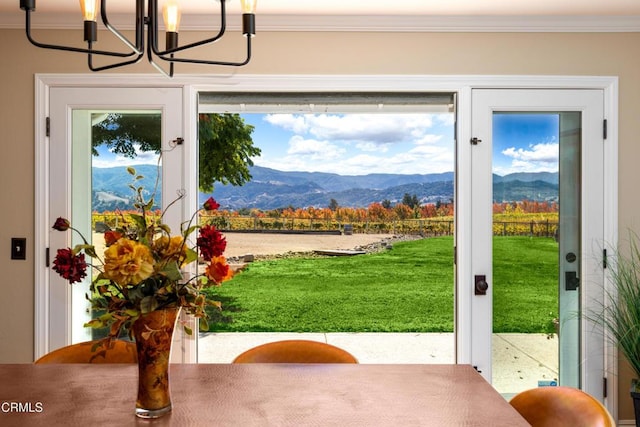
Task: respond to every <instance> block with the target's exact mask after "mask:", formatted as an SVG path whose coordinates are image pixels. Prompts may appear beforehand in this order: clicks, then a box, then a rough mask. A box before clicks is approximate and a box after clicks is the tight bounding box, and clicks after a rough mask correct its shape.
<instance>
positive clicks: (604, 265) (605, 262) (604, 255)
mask: <svg viewBox="0 0 640 427" xmlns="http://www.w3.org/2000/svg"><path fill="white" fill-rule="evenodd" d="M607 265H608V259H607V250H606V249H603V250H602V268H607Z"/></svg>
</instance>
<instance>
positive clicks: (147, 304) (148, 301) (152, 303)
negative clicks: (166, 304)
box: [140, 295, 158, 314]
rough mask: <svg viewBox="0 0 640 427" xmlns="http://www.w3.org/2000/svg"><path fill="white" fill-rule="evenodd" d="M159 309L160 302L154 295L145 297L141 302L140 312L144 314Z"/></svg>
mask: <svg viewBox="0 0 640 427" xmlns="http://www.w3.org/2000/svg"><path fill="white" fill-rule="evenodd" d="M156 308H158V300H156V297H154V296H153V295H150V296H147V297H144V298H142V299H141V300H140V312H141V313H142V314H145V313H150V312H152V311H153V310H155V309H156Z"/></svg>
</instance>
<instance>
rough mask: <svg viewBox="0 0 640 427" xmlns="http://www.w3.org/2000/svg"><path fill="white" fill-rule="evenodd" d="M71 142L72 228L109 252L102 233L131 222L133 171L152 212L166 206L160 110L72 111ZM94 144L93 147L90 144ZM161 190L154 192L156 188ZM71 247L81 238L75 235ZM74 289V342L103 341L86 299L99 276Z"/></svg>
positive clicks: (98, 251)
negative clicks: (92, 325) (151, 203)
mask: <svg viewBox="0 0 640 427" xmlns="http://www.w3.org/2000/svg"><path fill="white" fill-rule="evenodd" d="M72 117H73V120H72V129H73V140H72V147H73V148H72V151H73V157H72V163H73V172H72V174H73V179H72V193H73V198H72V212H71V217H72V218H73V223H74V227H75V228H77V229H78V230H79V231H80V232H82V234H83V235H84V236H85V237H86V238H87V240H88V241H89V243H90V244H92V245H94V246H95V248H96V252H97V253H98V254H103V253H104V250H105V248H106V247H105V241H104V232H105V231H107V230H111V229H116V228H117V227H118V226H119V225H121V222H122V221H127V219H128V212H131V211H136V208H135V207H134V206H133V190H132V189H131V188H130V187H129V186H130V185H131V184H133V180H132V175H131V174H130V173H129V172H128V171H127V169H128V168H133V169H135V171H136V173H137V175H140V176H142V177H143V178H142V179H140V180H138V181H137V184H136V186H139V185H142V186H144V188H145V194H144V197H145V198H146V199H147V200H148V199H150V197H151V196H152V195H153V196H154V201H155V203H154V208H152V209H154V210H155V209H160V208H161V207H162V206H163V205H162V167H161V163H160V135H161V130H162V127H161V123H162V116H161V111H160V110H155V111H144V110H137V111H135V110H134V111H131V110H85V109H75V110H73V116H72ZM88 141H91V144H87V142H88ZM156 188H157V190H154V189H156ZM72 243H73V245H76V244H80V243H82V242H81V238H80V236H78V235H77V234H75V233H74V234H73V238H72ZM91 273H92V274H91V275H87V277H86V278H85V279H84V280H83V282H82V283H81V284H78V285H74V286H73V295H72V306H73V316H72V327H73V332H72V334H73V342H81V341H87V340H91V339H97V338H102V337H104V336H105V334H106V330H99V329H91V328H85V327H84V326H83V325H84V323H86V322H87V321H88V320H90V319H91V318H95V317H96V316H99V315H100V313H95V312H94V311H92V309H91V304H90V303H89V301H87V299H86V298H85V295H87V294H89V285H90V283H91V281H93V280H94V279H95V277H96V276H97V274H98V273H99V272H98V271H97V270H95V269H92V271H91Z"/></svg>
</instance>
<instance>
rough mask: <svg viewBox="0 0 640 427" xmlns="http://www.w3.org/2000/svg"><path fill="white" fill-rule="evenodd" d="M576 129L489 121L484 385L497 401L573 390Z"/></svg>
mask: <svg viewBox="0 0 640 427" xmlns="http://www.w3.org/2000/svg"><path fill="white" fill-rule="evenodd" d="M580 123H581V120H580V112H568V113H554V112H544V113H535V112H529V113H527V112H515V113H514V112H494V113H493V162H492V164H493V176H494V183H493V230H494V232H493V283H494V290H493V351H492V355H493V379H492V382H493V385H494V386H495V387H496V388H497V389H498V390H500V391H501V392H502V393H503V394H505V395H513V394H515V393H518V392H520V391H523V390H526V389H529V388H533V387H537V386H543V385H557V384H559V383H562V384H563V385H570V386H572V387H579V385H580V372H579V369H578V368H579V353H580V345H579V344H580V333H579V325H580V322H579V317H578V316H576V315H575V314H576V313H579V309H580V307H579V301H580V287H579V286H578V279H577V278H578V276H579V275H578V272H579V271H580V259H579V257H578V254H580V253H581V250H580V242H581V239H580V193H581V187H580V186H581V180H580V159H581V157H580V154H581V152H580V136H581V128H580ZM560 254H564V256H563V257H560ZM559 263H560V265H559ZM560 266H562V267H560ZM559 301H560V305H559ZM560 330H561V334H560ZM559 335H561V336H562V340H558V336H559ZM559 344H560V345H561V349H560V351H559V349H558V345H559ZM560 375H562V378H560Z"/></svg>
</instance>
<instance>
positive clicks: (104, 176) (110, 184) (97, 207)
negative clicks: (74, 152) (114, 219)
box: [91, 165, 162, 212]
mask: <svg viewBox="0 0 640 427" xmlns="http://www.w3.org/2000/svg"><path fill="white" fill-rule="evenodd" d="M133 168H134V169H135V170H136V174H137V175H138V176H142V177H143V178H141V179H139V180H138V181H137V182H135V183H134V179H133V178H134V176H133V175H131V174H129V172H127V167H126V166H120V167H113V168H93V169H92V173H91V179H92V183H91V184H92V194H91V204H92V209H93V210H94V211H97V212H104V211H114V210H116V209H121V210H126V209H134V208H133V195H134V194H133V190H132V189H131V187H129V186H130V185H131V184H134V185H135V186H136V187H139V186H143V187H144V189H145V193H144V195H145V197H147V198H148V197H150V196H151V193H152V192H153V189H154V187H155V185H156V178H157V176H158V167H157V166H153V165H136V166H134V167H133ZM158 186H159V188H161V186H162V182H161V181H160V182H158Z"/></svg>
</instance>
